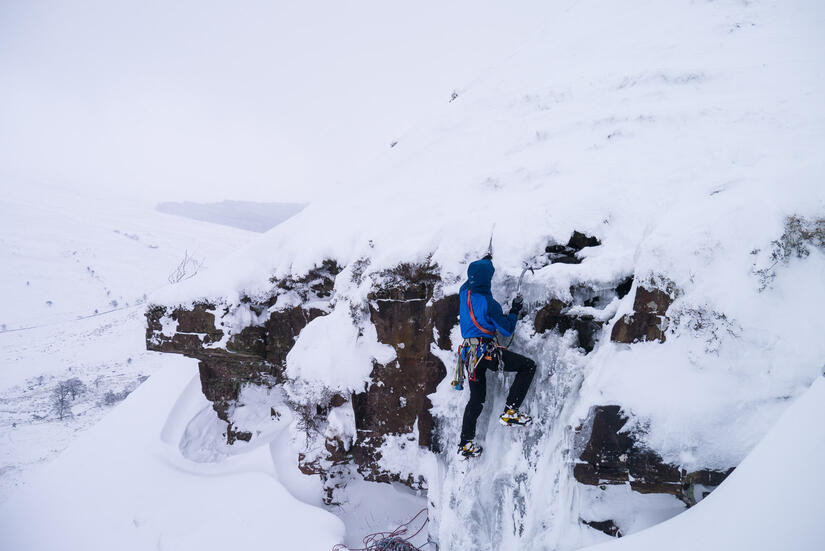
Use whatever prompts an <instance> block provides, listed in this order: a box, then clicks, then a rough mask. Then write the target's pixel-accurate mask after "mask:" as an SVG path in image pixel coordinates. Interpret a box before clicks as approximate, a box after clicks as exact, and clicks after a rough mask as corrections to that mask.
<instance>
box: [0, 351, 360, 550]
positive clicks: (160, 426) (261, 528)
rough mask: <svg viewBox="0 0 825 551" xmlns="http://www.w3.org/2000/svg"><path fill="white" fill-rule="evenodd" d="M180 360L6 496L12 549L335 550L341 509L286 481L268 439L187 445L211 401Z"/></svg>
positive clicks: (188, 363)
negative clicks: (244, 447)
mask: <svg viewBox="0 0 825 551" xmlns="http://www.w3.org/2000/svg"><path fill="white" fill-rule="evenodd" d="M175 360H176V361H174V362H170V363H169V364H168V365H167V366H166V367H164V368H163V369H161V370H159V371H157V372H156V373H155V374H154V375H153V376H152V377H150V378H149V380H148V381H147V382H146V383H145V384H143V385H142V386H141V387H140V388H138V389H137V390H136V391H135V392H134V393H132V395H130V396H129V397H128V398H127V399H126V400H125V401H124V402H123V403H122V404H121V405H120V406H119V407H117V408H116V409H114V410H113V411H112V412H111V413H110V414H109V415H107V416H106V417H105V418H104V419H103V420H102V421H101V422H100V423H98V424H97V425H96V426H95V427H93V428H92V429H90V430H89V431H88V432H87V433H85V434H84V435H83V436H82V437H81V438H80V439H78V441H77V442H75V444H74V445H72V446H71V447H69V448H68V449H67V450H66V451H65V452H63V453H62V454H61V455H60V456H58V457H57V458H56V459H55V460H54V461H53V462H51V463H50V464H48V465H46V466H44V467H43V468H42V469H40V470H39V471H38V472H37V473H35V474H34V476H31V477H30V479H31V482H30V483H29V484H28V485H26V486H25V487H24V488H21V489H20V490H18V491H17V492H16V493H15V494H14V499H13V500H9V501H8V502H6V503H4V504H3V505H0V533H2V534H3V535H2V540H3V547H4V548H9V549H19V550H21V551H22V550H34V549H38V550H44V551H45V550H51V549H112V548H117V549H135V550H138V549H140V550H143V549H148V548H159V549H179V550H185V549H191V550H195V549H197V550H206V549H227V548H238V549H249V550H253V549H329V548H331V547H332V546H333V545H334V544H335V543H337V542H338V541H340V540H341V538H342V537H343V532H344V527H343V523H342V522H341V521H340V520H339V519H338V518H336V517H335V516H334V515H332V514H330V513H328V512H325V511H323V510H321V509H319V508H316V507H313V506H310V505H307V504H304V503H302V502H301V501H299V500H297V499H295V498H294V497H292V495H291V494H290V493H289V491H288V490H287V489H286V488H285V487H284V485H283V484H282V483H281V482H279V480H278V476H277V474H276V473H275V471H274V467H273V461H272V456H271V452H270V448H269V446H262V447H259V448H257V449H256V450H254V451H252V452H249V453H246V454H243V455H239V456H236V457H232V458H229V459H227V460H226V461H223V462H222V463H219V464H213V463H196V462H194V461H190V460H187V459H185V458H184V457H183V456H182V455H181V450H180V447H179V441H180V439H181V438H182V436H183V432H184V430H185V428H186V426H187V423H188V421H189V420H190V418H191V417H192V416H194V415H195V414H196V413H197V412H198V411H199V410H202V409H204V408H210V407H211V406H210V405H209V403H208V402H207V401H206V399H205V398H204V397H203V395H202V394H201V393H200V384H199V381H198V374H197V368H196V366H195V365H194V364H195V362H193V361H192V360H189V359H184V358H180V357H177V358H175ZM101 461H104V462H105V465H101ZM296 470H297V469H296ZM44 526H48V529H44Z"/></svg>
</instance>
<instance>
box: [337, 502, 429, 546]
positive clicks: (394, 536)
mask: <svg viewBox="0 0 825 551" xmlns="http://www.w3.org/2000/svg"><path fill="white" fill-rule="evenodd" d="M426 514H427V509H421V510H420V511H418V513H417V514H416V515H415V516H414V517H413V518H411V519H410V520H408V521H407V522H405V523H404V524H402V525H401V526H399V527H398V528H396V529H395V530H393V531H392V532H375V533H372V534H369V535H368V536H365V537H364V539H363V543H364V547H359V548H357V549H351V548H349V547H347V546H346V545H344V544H343V543H339V544H338V545H336V546H335V547H333V548H332V551H422V549H423V547H426V546H427V545H429V544H430V542H427V543H425V544H424V546H422V547H416V546H415V545H413V544H412V543H410V540H412V539H413V538H414V537H415V536H417V535H418V534H420V533H421V531H422V530H423V529H424V527H425V526H426V525H427V523H428V522H429V521H430V519H428V518H426ZM421 515H425V518H424V522H423V523H421V526H420V527H419V528H418V530H416V531H415V533H414V534H412V535H410V536H406V537H405V534H407V533H408V532H409V531H410V530H411V528H410V525H412V524H413V523H415V522H416V520H417V519H418V517H420V516H421Z"/></svg>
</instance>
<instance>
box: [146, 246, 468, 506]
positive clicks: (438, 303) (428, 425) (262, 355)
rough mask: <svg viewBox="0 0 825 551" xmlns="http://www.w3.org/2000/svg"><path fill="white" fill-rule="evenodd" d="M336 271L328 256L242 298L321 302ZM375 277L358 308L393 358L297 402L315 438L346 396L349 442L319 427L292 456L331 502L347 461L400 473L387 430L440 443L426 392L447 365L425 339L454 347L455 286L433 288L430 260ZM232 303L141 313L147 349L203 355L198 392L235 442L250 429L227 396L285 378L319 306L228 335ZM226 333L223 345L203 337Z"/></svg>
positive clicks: (367, 469) (253, 306)
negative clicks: (343, 390) (323, 395)
mask: <svg viewBox="0 0 825 551" xmlns="http://www.w3.org/2000/svg"><path fill="white" fill-rule="evenodd" d="M340 271H341V268H340V267H339V266H338V265H337V264H336V263H335V262H333V261H325V262H324V263H322V265H321V266H319V267H317V268H315V269H313V270H311V271H310V272H309V273H308V274H307V275H305V276H302V277H299V278H289V279H287V280H281V281H277V282H275V281H273V283H274V288H273V296H272V297H271V298H269V299H266V300H264V301H261V302H256V301H253V300H251V299H245V300H244V301H242V302H243V305H244V307H248V308H249V309H250V311H252V312H254V313H255V314H256V315H257V316H258V319H259V320H260V319H262V318H263V317H264V313H265V312H266V310H267V308H269V307H271V306H272V305H274V304H275V302H276V301H277V298H278V296H279V295H280V294H283V293H296V294H297V295H298V297H299V298H300V299H301V300H302V301H312V302H317V301H319V300H323V299H324V298H328V297H329V296H331V293H332V289H333V287H334V278H335V276H336V275H337V274H338V273H340ZM358 277H361V276H360V274H358ZM372 277H373V278H374V282H373V283H374V285H373V289H374V291H373V292H372V293H371V294H370V295H369V296H368V299H369V305H368V308H367V309H365V311H364V312H363V315H368V316H369V320H370V322H372V323H373V324H374V325H375V327H376V331H377V334H378V340H379V341H380V342H382V343H384V344H388V345H391V346H393V347H394V348H395V351H396V359H395V360H394V361H393V362H392V363H390V364H388V365H378V364H376V365H374V367H373V371H372V374H371V378H372V381H373V384H371V385H370V386H369V388H368V389H367V390H366V391H365V392H363V393H358V394H355V395H352V396H341V395H340V394H331V395H330V398H329V403H324V404H313V405H312V406H307V407H301V408H298V410H296V411H297V413H298V414H299V416H300V418H301V419H303V421H304V423H305V424H306V426H307V431H308V435H309V434H310V433H312V434H313V436H312V437H311V439H315V440H317V438H318V437H319V436H318V435H319V434H320V433H319V428H321V429H322V428H323V426H325V423H326V417H327V415H328V414H329V412H330V410H331V409H332V408H334V407H338V406H342V405H344V404H346V403H348V402H351V403H352V407H353V411H354V413H355V425H356V431H357V437H356V439H355V441H354V442H353V443H352V445H351V446H349V445H345V444H344V443H343V442H341V441H340V440H338V439H337V438H335V437H324V436H320V438H321V441H320V443H319V445H318V446H317V447H316V449H315V451H314V452H313V453H303V454H300V456H299V457H298V466H299V468H300V469H301V471H302V472H304V473H307V474H319V475H321V478H322V480H323V482H324V491H325V494H326V495H325V498H324V499H325V501H327V502H328V503H335V500H336V497H335V492H336V491H337V489H338V488H340V487H343V486H344V485H345V484H346V481H347V480H348V479H350V478H351V477H352V471H353V469H355V470H357V472H358V473H359V474H360V475H361V476H362V477H364V478H366V479H368V480H376V481H399V480H400V479H399V477H398V476H397V475H395V474H393V473H388V472H385V471H384V470H382V468H381V467H380V465H379V461H380V458H381V456H380V447H381V445H382V444H383V443H384V441H385V440H386V437H387V436H388V435H408V437H409V435H410V434H411V433H412V432H413V431H414V430H416V429H417V432H416V433H415V435H414V438H413V440H412V441H411V442H410V445H418V446H422V447H425V448H429V449H435V448H436V443H435V442H434V441H433V433H434V430H433V429H434V421H433V417H432V415H431V413H430V411H429V410H430V408H431V406H432V404H431V403H430V400H429V399H428V398H427V395H428V394H431V393H432V392H434V391H435V388H436V386H437V385H438V383H439V382H440V381H441V380H442V379H443V378H444V376H445V375H446V368H445V366H444V365H443V364H442V362H441V361H440V360H439V359H438V358H437V357H436V356H435V355H433V354H432V352H431V351H430V345H431V343H432V342H433V334H434V331H435V332H437V334H438V339H437V342H436V344H437V345H438V346H440V347H442V348H444V349H448V348H450V346H451V345H450V331H451V329H452V327H453V326H454V325H455V324H456V323H457V320H458V304H459V300H458V296H457V295H452V296H448V297H437V286H438V285H439V284H440V282H441V277H440V274H439V270H438V267H437V266H435V265H433V264H430V263H425V264H421V265H419V264H401V265H399V266H397V267H396V268H395V269H393V270H388V271H385V272H382V273H380V274H374V275H373V276H372ZM229 312H230V307H228V306H223V305H215V304H209V303H203V304H196V305H194V307H193V308H192V309H182V308H176V309H171V308H166V307H163V306H153V307H151V308H150V309H149V310H148V311H147V314H146V316H147V320H148V329H147V333H146V342H147V348H148V349H150V350H157V351H161V352H171V353H177V354H184V355H186V356H189V357H193V358H197V359H198V360H199V364H198V365H199V371H200V378H201V387H202V390H203V393H204V395H205V396H206V397H207V399H209V400H210V401H211V402H212V404H213V408H214V409H215V411H216V412H217V413H218V416H219V417H220V418H221V419H223V420H224V421H226V422H227V423H228V427H227V433H226V437H227V442H228V443H230V444H231V443H233V442H235V441H236V440H250V439H251V437H252V434H251V433H250V432H247V431H244V430H243V427H235V426H233V425H232V424H231V419H230V413H229V412H230V409H231V406H232V405H233V404H234V403H235V402H236V401H237V400H238V398H239V394H240V390H241V388H242V386H243V385H244V384H248V383H252V384H260V385H268V386H272V385H277V384H281V383H283V382H285V376H284V370H285V368H286V357H287V354H288V353H289V351H290V350H291V349H292V347H293V345H294V343H295V339H296V338H297V337H298V335H299V334H300V332H301V330H303V328H304V327H306V326H307V324H309V323H310V322H311V321H312V320H313V319H315V318H317V317H319V316H321V315H324V314H325V312H324V311H322V310H319V309H316V308H309V309H307V308H303V307H301V306H295V307H291V308H286V309H283V310H278V311H274V312H272V313H271V314H270V315H269V317H268V318H266V321H264V322H262V323H261V322H260V321H258V324H257V325H252V326H249V327H245V328H244V329H242V330H241V331H239V332H238V333H235V334H231V335H229V336H228V338H226V335H225V332H224V330H223V329H222V328H221V327H222V322H221V317H222V316H223V315H225V314H227V313H229ZM356 315H358V314H356ZM173 323H176V324H177V326H176V327H174V326H173ZM165 326H166V330H164V327H165ZM224 338H226V340H225V342H226V346H225V348H220V347H215V348H211V347H210V346H209V345H212V344H214V343H219V342H220V341H221V340H222V339H224ZM296 407H298V406H296ZM320 432H323V431H322V430H321V431H320ZM315 440H313V441H315ZM400 481H401V482H405V483H406V484H408V485H410V486H412V487H415V488H420V487H422V485H423V481H421V480H411V479H406V480H400Z"/></svg>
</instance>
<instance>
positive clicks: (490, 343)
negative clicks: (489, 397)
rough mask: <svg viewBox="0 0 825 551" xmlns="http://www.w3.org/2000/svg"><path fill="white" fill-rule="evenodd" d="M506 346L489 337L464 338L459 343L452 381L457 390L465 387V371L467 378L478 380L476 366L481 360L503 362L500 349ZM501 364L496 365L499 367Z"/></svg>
mask: <svg viewBox="0 0 825 551" xmlns="http://www.w3.org/2000/svg"><path fill="white" fill-rule="evenodd" d="M500 348H504V347H503V346H501V345H499V344H498V343H497V342H496V341H495V340H493V339H488V338H476V337H472V338H469V339H464V340H463V341H462V343H461V344H460V345H458V350H457V359H456V364H455V374H454V376H453V381H452V383H450V384H451V385H452V386H453V388H455V389H456V390H462V389H463V388H464V378H465V375H464V374H465V371H466V374H467V377H466V378H467V379H469V380H470V381H473V382H475V381H476V367H477V366H478V362H480V361H481V360H490V361H493V360H495V361H496V363H497V364H501V354H500V353H499V349H500ZM498 367H500V365H497V366H496V369H498Z"/></svg>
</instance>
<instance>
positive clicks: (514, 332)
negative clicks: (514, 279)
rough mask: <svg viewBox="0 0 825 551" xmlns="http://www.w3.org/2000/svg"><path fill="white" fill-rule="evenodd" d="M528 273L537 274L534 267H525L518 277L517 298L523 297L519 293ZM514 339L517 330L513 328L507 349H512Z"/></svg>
mask: <svg viewBox="0 0 825 551" xmlns="http://www.w3.org/2000/svg"><path fill="white" fill-rule="evenodd" d="M527 272H530V273H531V274H534V273H536V272H535V270H534V269H533V267H532V266H527V265H525V266H524V269H523V270H522V271H521V275H520V276H518V284H517V285H516V298H519V297H520V296H521V294H520V293H519V292H520V291H521V282H522V281H523V280H524V274H526V273H527ZM513 300H515V299H513ZM514 338H516V330H515V328H513V334H512V335H510V340H509V341H507V346H506V347H505V348H510V345H511V344H513V339H514Z"/></svg>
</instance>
